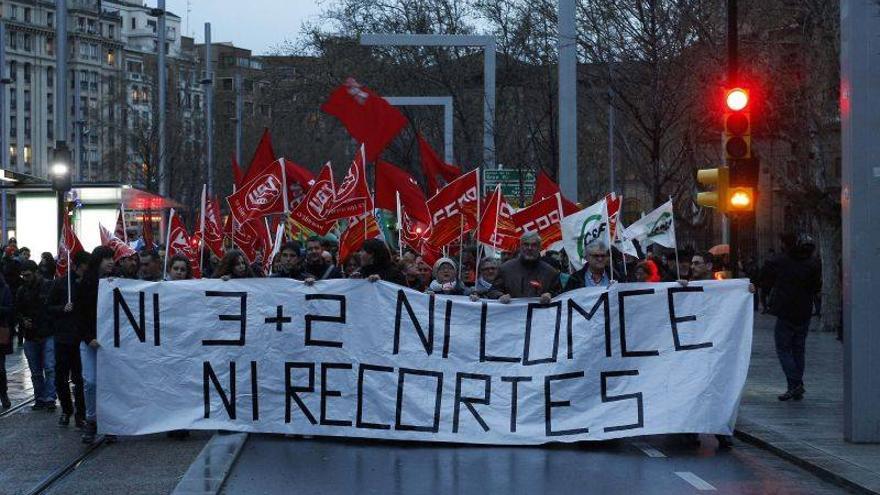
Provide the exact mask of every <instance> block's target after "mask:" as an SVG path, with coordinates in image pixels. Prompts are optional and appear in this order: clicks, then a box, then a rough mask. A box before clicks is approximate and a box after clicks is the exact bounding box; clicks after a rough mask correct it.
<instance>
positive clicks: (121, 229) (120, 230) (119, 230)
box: [113, 205, 128, 242]
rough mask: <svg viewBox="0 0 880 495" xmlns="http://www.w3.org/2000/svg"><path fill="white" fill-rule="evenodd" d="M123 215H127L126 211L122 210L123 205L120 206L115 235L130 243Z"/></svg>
mask: <svg viewBox="0 0 880 495" xmlns="http://www.w3.org/2000/svg"><path fill="white" fill-rule="evenodd" d="M123 215H125V210H124V209H123V208H122V205H119V215H117V216H116V229H114V231H113V235H115V236H116V237H118V238H120V239H122V240H123V241H125V242H128V234H127V233H126V232H125V219H124V218H123Z"/></svg>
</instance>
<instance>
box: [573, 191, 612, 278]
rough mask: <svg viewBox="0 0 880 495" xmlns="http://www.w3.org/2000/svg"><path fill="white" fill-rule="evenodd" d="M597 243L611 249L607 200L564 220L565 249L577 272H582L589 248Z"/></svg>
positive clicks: (600, 201)
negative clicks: (599, 242) (601, 243)
mask: <svg viewBox="0 0 880 495" xmlns="http://www.w3.org/2000/svg"><path fill="white" fill-rule="evenodd" d="M597 241H601V242H603V243H605V246H606V247H609V248H610V247H611V233H610V231H609V229H608V206H607V203H606V202H605V198H602V199H601V200H599V201H598V202H597V203H596V204H594V205H592V206H590V207H588V208H584V209H583V210H580V211H578V212H577V213H573V214H571V215H568V216H566V217H565V218H563V219H562V243H563V248H564V249H565V252H566V254H568V260H569V262H570V263H571V266H572V267H573V268H574V269H575V270H580V269H581V268H582V267H583V266H584V264H586V259H587V247H588V246H589V245H590V244H593V243H594V242H597Z"/></svg>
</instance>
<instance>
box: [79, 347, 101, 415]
mask: <svg viewBox="0 0 880 495" xmlns="http://www.w3.org/2000/svg"><path fill="white" fill-rule="evenodd" d="M79 358H80V361H82V377H83V392H85V398H86V421H90V422H92V423H94V422H95V405H96V403H97V397H96V395H95V391H96V390H97V389H96V388H95V379H96V378H97V377H98V350H97V349H95V348H94V347H89V345H88V344H86V343H85V342H80V344H79Z"/></svg>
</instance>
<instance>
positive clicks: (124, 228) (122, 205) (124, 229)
mask: <svg viewBox="0 0 880 495" xmlns="http://www.w3.org/2000/svg"><path fill="white" fill-rule="evenodd" d="M119 211H120V212H121V213H122V240H123V241H125V243H126V244H128V226H127V225H125V203H119Z"/></svg>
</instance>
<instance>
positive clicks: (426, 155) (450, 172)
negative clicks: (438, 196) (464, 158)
mask: <svg viewBox="0 0 880 495" xmlns="http://www.w3.org/2000/svg"><path fill="white" fill-rule="evenodd" d="M416 137H417V138H418V139H419V154H420V155H421V156H422V172H423V173H424V174H425V185H427V186H428V193H429V194H435V193H436V192H437V190H438V189H440V186H439V185H438V184H437V176H440V177H442V178H443V180H444V181H446V182H447V183H448V182H452V181H453V180H455V178H456V177H458V176H460V175H461V169H460V168H459V167H456V166H455V165H450V164H448V163H444V162H443V160H441V159H440V157H439V156H437V153H436V152H434V149H433V148H431V145H429V144H428V142H427V141H425V138H423V137H422V135H421V134H416Z"/></svg>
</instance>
